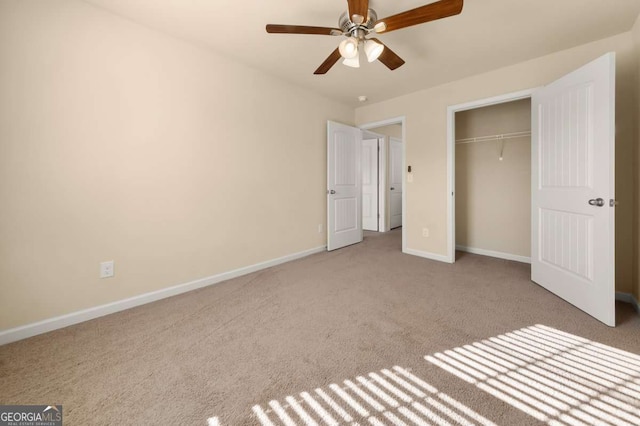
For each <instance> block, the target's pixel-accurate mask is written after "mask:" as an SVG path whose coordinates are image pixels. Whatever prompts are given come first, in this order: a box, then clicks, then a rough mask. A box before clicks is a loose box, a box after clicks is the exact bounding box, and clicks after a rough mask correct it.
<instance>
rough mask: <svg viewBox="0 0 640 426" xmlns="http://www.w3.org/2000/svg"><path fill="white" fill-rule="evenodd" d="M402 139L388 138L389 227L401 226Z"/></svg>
mask: <svg viewBox="0 0 640 426" xmlns="http://www.w3.org/2000/svg"><path fill="white" fill-rule="evenodd" d="M402 177H403V170H402V141H400V140H398V139H394V138H390V139H389V220H390V223H391V229H393V228H397V227H399V226H402Z"/></svg>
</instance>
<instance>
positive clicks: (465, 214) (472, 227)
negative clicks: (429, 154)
mask: <svg viewBox="0 0 640 426" xmlns="http://www.w3.org/2000/svg"><path fill="white" fill-rule="evenodd" d="M454 121H455V128H454V129H455V146H454V150H453V152H454V170H455V175H454V189H453V193H454V194H455V197H454V200H453V201H454V205H453V206H452V207H453V208H454V209H455V213H454V217H455V227H454V230H455V232H454V234H455V237H454V238H455V240H454V242H455V249H456V253H455V259H458V258H460V257H461V256H464V253H474V254H480V255H484V256H492V257H498V258H502V259H508V260H514V261H519V262H525V263H531V98H530V97H526V98H522V99H518V100H511V101H507V102H502V103H496V104H493V105H489V106H481V107H477V108H471V109H466V110H461V111H457V112H455V115H454Z"/></svg>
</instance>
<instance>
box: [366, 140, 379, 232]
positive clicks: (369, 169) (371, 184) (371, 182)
mask: <svg viewBox="0 0 640 426" xmlns="http://www.w3.org/2000/svg"><path fill="white" fill-rule="evenodd" d="M362 227H363V229H365V230H367V231H377V230H378V139H366V140H363V141H362Z"/></svg>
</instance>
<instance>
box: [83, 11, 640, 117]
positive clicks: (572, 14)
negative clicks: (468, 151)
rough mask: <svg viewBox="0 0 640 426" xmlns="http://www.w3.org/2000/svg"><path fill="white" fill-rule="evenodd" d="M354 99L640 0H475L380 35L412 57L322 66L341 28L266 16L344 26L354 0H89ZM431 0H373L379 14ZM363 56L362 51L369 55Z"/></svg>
mask: <svg viewBox="0 0 640 426" xmlns="http://www.w3.org/2000/svg"><path fill="white" fill-rule="evenodd" d="M86 1H88V2H90V3H93V4H95V5H98V6H100V7H103V8H105V9H108V10H111V11H113V12H115V13H117V14H119V15H121V16H124V17H127V18H129V19H131V20H133V21H136V22H139V23H141V24H143V25H146V26H148V27H152V28H155V29H158V30H161V31H163V32H166V33H169V34H171V35H174V36H177V37H179V38H182V39H185V40H188V41H191V42H194V43H197V44H199V45H203V46H206V47H208V48H210V49H211V50H214V51H217V52H219V53H222V54H224V55H225V56H228V57H231V58H234V59H236V60H237V61H239V62H242V63H245V64H247V65H250V66H252V67H255V68H258V69H261V70H263V71H265V72H267V73H269V74H272V75H276V76H278V77H280V78H282V79H285V80H288V81H290V82H292V83H294V84H297V85H299V86H303V87H306V88H308V89H310V90H313V91H315V92H318V93H321V94H323V95H325V96H327V97H329V98H333V99H336V100H339V101H341V102H344V103H346V104H349V105H353V106H355V105H357V104H358V101H357V96H358V95H367V96H368V98H369V102H379V101H382V100H385V99H389V98H393V97H396V96H400V95H403V94H406V93H410V92H414V91H416V90H420V89H425V88H428V87H432V86H435V85H437V84H441V83H444V82H447V81H453V80H457V79H460V78H463V77H466V76H469V75H473V74H477V73H479V72H485V71H489V70H491V69H495V68H499V67H503V66H506V65H510V64H514V63H518V62H521V61H523V60H527V59H531V58H535V57H538V56H542V55H546V54H549V53H552V52H555V51H559V50H563V49H567V48H570V47H573V46H577V45H580V44H584V43H587V42H590V41H594V40H598V39H601V38H604V37H607V36H611V35H614V34H618V33H622V32H625V31H628V30H630V29H631V27H632V26H633V23H634V22H635V19H636V17H637V16H638V14H640V0H466V1H465V5H464V9H463V11H462V14H460V15H458V16H454V17H450V18H446V19H442V20H439V21H434V22H429V23H426V24H423V25H419V26H414V27H409V28H405V29H402V30H398V31H394V32H391V33H388V34H382V35H380V36H379V38H380V39H381V40H382V41H383V42H384V43H385V44H387V45H388V46H389V47H390V48H391V49H392V50H393V51H395V52H396V53H397V54H398V55H400V56H401V57H402V58H403V59H404V60H405V61H406V64H405V65H404V66H402V67H400V68H399V69H397V70H395V71H390V70H388V69H387V68H386V67H385V66H384V65H382V64H381V63H380V62H377V61H376V62H374V63H372V64H368V63H365V64H364V65H363V66H361V68H359V69H352V68H349V67H346V66H344V65H342V64H341V63H337V64H336V65H335V66H334V67H333V68H332V69H331V70H330V71H329V72H328V73H327V74H326V75H324V76H316V75H313V71H314V70H315V69H316V68H317V67H318V66H319V65H320V63H322V61H324V59H325V58H326V57H327V56H328V55H329V54H330V53H331V52H332V51H333V50H334V49H335V48H336V47H337V45H338V43H339V42H340V41H341V40H342V37H331V36H315V35H289V34H286V35H285V34H267V33H266V32H265V25H266V24H297V25H312V26H327V27H337V21H338V17H339V15H340V14H341V13H342V12H343V11H344V10H346V8H347V2H346V0H307V1H292V0H244V1H221V0H86ZM430 2H431V0H370V7H371V8H373V9H374V10H376V12H377V13H378V17H379V18H382V17H385V16H390V15H393V14H396V13H398V12H402V11H405V10H408V9H412V8H414V7H418V6H422V5H423V4H426V3H430ZM361 62H362V61H361Z"/></svg>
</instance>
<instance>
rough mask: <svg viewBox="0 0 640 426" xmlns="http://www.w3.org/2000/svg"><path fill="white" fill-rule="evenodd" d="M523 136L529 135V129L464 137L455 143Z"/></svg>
mask: <svg viewBox="0 0 640 426" xmlns="http://www.w3.org/2000/svg"><path fill="white" fill-rule="evenodd" d="M525 136H531V131H529V130H528V131H526V132H513V133H504V134H501V135H489V136H478V137H477V138H465V139H456V143H457V144H464V143H475V142H485V141H494V140H498V141H499V140H505V139H515V138H522V137H525Z"/></svg>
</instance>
